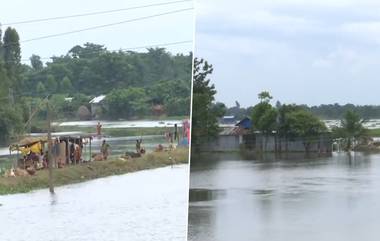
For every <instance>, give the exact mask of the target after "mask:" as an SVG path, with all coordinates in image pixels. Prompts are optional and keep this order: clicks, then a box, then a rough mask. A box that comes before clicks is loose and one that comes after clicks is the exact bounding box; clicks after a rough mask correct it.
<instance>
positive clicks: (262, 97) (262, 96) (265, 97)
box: [258, 91, 273, 103]
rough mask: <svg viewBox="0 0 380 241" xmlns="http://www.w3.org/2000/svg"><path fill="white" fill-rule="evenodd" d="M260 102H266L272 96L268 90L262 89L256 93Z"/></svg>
mask: <svg viewBox="0 0 380 241" xmlns="http://www.w3.org/2000/svg"><path fill="white" fill-rule="evenodd" d="M258 96H259V100H260V102H266V103H269V101H270V100H271V99H273V97H272V96H271V95H270V94H269V92H268V91H262V92H260V93H259V94H258Z"/></svg>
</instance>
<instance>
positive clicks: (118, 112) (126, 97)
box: [105, 88, 150, 119]
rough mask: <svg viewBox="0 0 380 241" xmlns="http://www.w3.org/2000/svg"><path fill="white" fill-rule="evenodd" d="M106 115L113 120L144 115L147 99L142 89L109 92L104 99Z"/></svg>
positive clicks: (147, 105) (147, 107)
mask: <svg viewBox="0 0 380 241" xmlns="http://www.w3.org/2000/svg"><path fill="white" fill-rule="evenodd" d="M105 100H106V103H107V105H108V108H107V114H108V115H109V116H110V117H113V118H127V119H129V118H133V117H138V116H143V115H146V114H147V112H148V110H149V107H150V105H149V101H148V100H149V99H148V96H147V94H146V92H145V90H144V89H142V88H128V89H116V90H113V91H111V92H110V93H109V94H108V95H107V97H106V99H105Z"/></svg>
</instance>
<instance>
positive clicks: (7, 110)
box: [0, 105, 23, 143]
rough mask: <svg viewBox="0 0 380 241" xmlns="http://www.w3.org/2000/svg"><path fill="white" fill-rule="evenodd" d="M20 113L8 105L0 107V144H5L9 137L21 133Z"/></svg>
mask: <svg viewBox="0 0 380 241" xmlns="http://www.w3.org/2000/svg"><path fill="white" fill-rule="evenodd" d="M22 121H23V120H22V115H21V111H20V110H18V109H15V108H14V107H13V106H10V105H1V106H0V133H1V135H0V142H1V143H5V142H7V141H8V140H9V138H11V137H15V135H17V134H19V133H21V132H22Z"/></svg>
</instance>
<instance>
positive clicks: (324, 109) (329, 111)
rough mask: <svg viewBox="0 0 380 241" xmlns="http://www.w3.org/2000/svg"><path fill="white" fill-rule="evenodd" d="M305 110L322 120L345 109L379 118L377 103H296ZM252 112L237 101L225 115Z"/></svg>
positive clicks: (342, 113)
mask: <svg viewBox="0 0 380 241" xmlns="http://www.w3.org/2000/svg"><path fill="white" fill-rule="evenodd" d="M275 106H277V107H278V106H281V102H280V101H277V102H276V103H275ZM298 106H299V107H302V108H303V109H305V110H308V111H310V112H311V113H313V114H314V115H316V116H318V117H319V118H321V119H324V120H340V119H342V118H344V116H345V114H346V113H347V111H354V112H355V113H357V114H358V115H359V116H361V117H362V118H363V119H380V106H379V105H354V104H344V105H340V104H337V103H335V104H322V105H318V106H308V105H305V104H301V105H298ZM251 112H252V106H251V107H247V108H243V107H241V106H240V103H239V102H238V101H236V102H235V106H232V107H229V108H226V115H233V116H235V117H236V118H237V119H242V118H244V117H245V116H248V115H249V113H251Z"/></svg>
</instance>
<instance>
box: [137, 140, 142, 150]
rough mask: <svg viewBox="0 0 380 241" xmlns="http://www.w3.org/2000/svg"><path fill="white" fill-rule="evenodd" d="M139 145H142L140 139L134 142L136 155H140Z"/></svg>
mask: <svg viewBox="0 0 380 241" xmlns="http://www.w3.org/2000/svg"><path fill="white" fill-rule="evenodd" d="M141 143H142V139H140V140H136V152H137V153H141Z"/></svg>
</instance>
